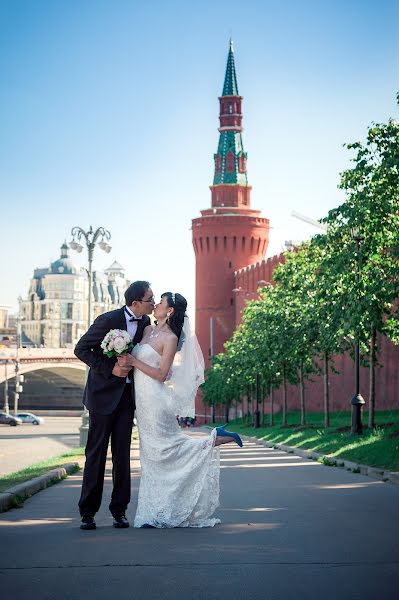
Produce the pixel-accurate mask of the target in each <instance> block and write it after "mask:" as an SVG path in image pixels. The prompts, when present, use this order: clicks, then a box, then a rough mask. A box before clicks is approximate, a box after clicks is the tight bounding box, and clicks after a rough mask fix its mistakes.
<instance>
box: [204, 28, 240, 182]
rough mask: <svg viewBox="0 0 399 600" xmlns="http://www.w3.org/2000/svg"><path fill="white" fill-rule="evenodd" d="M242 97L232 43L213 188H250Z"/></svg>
mask: <svg viewBox="0 0 399 600" xmlns="http://www.w3.org/2000/svg"><path fill="white" fill-rule="evenodd" d="M241 102H242V97H241V96H240V94H239V92H238V85H237V75H236V68H235V63H234V47H233V40H230V48H229V53H228V56H227V66H226V75H225V79H224V85H223V93H222V95H221V96H220V98H219V103H220V114H219V120H220V127H219V132H220V137H219V144H218V149H217V153H216V154H214V160H215V175H214V178H213V185H214V186H215V185H226V184H227V185H241V186H247V185H248V177H247V167H246V164H247V154H246V152H244V147H243V143H242V136H241V132H242V125H241V123H242V112H241Z"/></svg>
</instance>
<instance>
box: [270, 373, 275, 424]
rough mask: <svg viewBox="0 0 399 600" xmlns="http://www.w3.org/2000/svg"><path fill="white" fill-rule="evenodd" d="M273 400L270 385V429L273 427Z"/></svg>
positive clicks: (271, 385) (271, 386)
mask: <svg viewBox="0 0 399 600" xmlns="http://www.w3.org/2000/svg"><path fill="white" fill-rule="evenodd" d="M273 413H274V398H273V384H272V383H271V384H270V422H269V424H270V427H273V425H274V421H273V418H274V414H273Z"/></svg>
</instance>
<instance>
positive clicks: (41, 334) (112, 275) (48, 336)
mask: <svg viewBox="0 0 399 600" xmlns="http://www.w3.org/2000/svg"><path fill="white" fill-rule="evenodd" d="M69 254H70V252H69V248H68V245H67V244H66V242H64V243H63V244H62V246H61V254H60V257H59V258H58V259H57V260H55V261H53V262H51V263H50V265H49V266H47V267H41V268H39V269H34V272H33V277H32V279H31V281H30V284H29V290H28V294H27V296H26V297H25V298H20V299H19V304H20V318H21V334H22V344H23V345H28V346H41V347H50V348H73V347H74V346H75V344H76V343H77V341H78V340H79V338H80V337H81V336H82V335H83V334H84V333H85V331H87V319H88V285H89V284H88V278H87V272H86V270H85V269H83V268H79V267H77V266H76V265H75V264H74V263H73V262H72V259H71V258H70V255H69ZM129 284H130V281H128V280H127V279H126V277H125V270H124V268H123V267H122V266H121V265H120V264H119V263H118V262H117V261H115V262H114V263H113V264H112V265H111V266H110V267H108V269H105V271H98V270H96V271H93V284H92V306H93V312H92V314H93V319H95V318H96V317H97V316H98V315H100V314H102V313H103V312H106V311H108V310H113V309H114V308H118V307H120V306H122V305H123V304H124V292H125V290H126V288H127V287H128V286H129Z"/></svg>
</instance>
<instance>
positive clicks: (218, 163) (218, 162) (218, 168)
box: [215, 154, 222, 174]
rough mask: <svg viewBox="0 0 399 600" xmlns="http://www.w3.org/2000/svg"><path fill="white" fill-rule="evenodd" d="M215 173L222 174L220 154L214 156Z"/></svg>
mask: <svg viewBox="0 0 399 600" xmlns="http://www.w3.org/2000/svg"><path fill="white" fill-rule="evenodd" d="M215 171H216V173H218V174H219V173H221V172H222V157H221V156H220V154H215Z"/></svg>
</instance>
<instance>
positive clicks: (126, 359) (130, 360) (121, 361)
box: [118, 354, 134, 367]
mask: <svg viewBox="0 0 399 600" xmlns="http://www.w3.org/2000/svg"><path fill="white" fill-rule="evenodd" d="M118 365H119V366H120V367H133V366H134V357H133V356H132V355H131V354H124V355H123V356H118Z"/></svg>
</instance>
